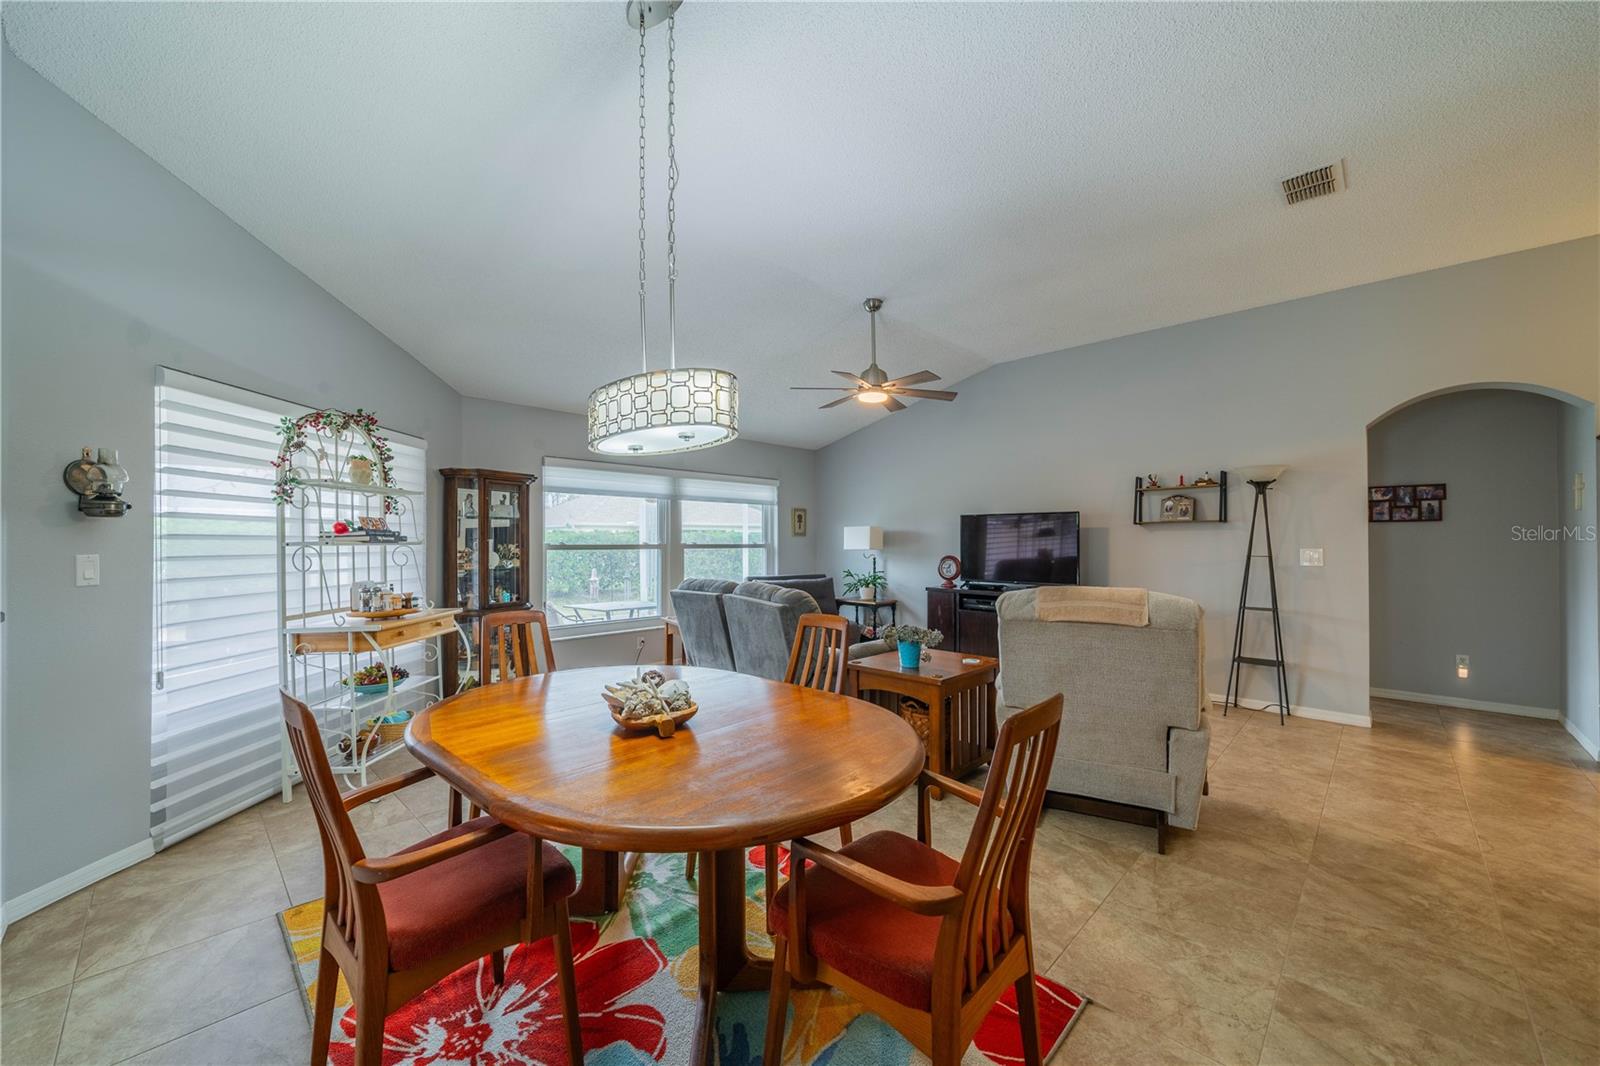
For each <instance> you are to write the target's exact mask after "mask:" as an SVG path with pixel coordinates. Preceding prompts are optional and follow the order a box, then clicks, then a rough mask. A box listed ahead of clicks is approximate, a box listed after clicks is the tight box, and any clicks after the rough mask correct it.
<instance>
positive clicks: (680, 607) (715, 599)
mask: <svg viewBox="0 0 1600 1066" xmlns="http://www.w3.org/2000/svg"><path fill="white" fill-rule="evenodd" d="M737 587H738V586H737V585H735V584H734V583H733V582H732V581H718V580H716V579H714V578H708V577H687V578H684V579H683V581H682V583H680V584H679V585H678V587H677V588H675V589H673V590H672V591H671V592H669V593H668V594H667V595H669V596H671V597H672V613H673V615H674V616H676V618H677V621H678V632H679V633H680V634H682V637H683V651H684V656H685V657H686V658H687V659H688V660H689V663H690V664H691V665H693V666H709V667H712V668H714V669H717V670H732V669H734V665H733V646H732V645H731V643H730V642H729V639H728V618H727V615H726V614H725V613H724V611H723V609H722V598H723V597H724V596H726V595H727V594H728V593H730V592H732V591H733V590H734V589H735V588H737Z"/></svg>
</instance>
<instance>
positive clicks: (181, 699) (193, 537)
mask: <svg viewBox="0 0 1600 1066" xmlns="http://www.w3.org/2000/svg"><path fill="white" fill-rule="evenodd" d="M157 373H158V377H157V379H156V381H157V384H156V390H155V415H156V463H155V470H156V483H155V507H154V511H155V546H156V560H155V574H156V580H155V605H154V611H155V619H154V625H155V648H154V651H155V662H154V671H153V675H154V691H153V692H152V694H151V704H150V711H151V723H150V724H151V748H150V763H151V768H150V826H151V834H152V835H153V836H155V837H156V840H157V845H158V846H165V845H166V844H170V843H173V842H174V841H176V840H179V839H181V838H183V837H184V836H187V835H189V834H190V833H193V832H196V831H198V830H200V829H203V828H205V827H206V826H207V825H210V824H212V823H213V822H216V821H218V820H220V819H221V818H224V817H227V816H228V815H229V814H231V813H233V812H234V811H237V810H240V809H242V808H244V807H247V806H249V805H250V804H252V803H256V802H258V801H260V800H261V799H263V798H265V797H266V796H268V795H270V794H272V793H273V792H274V791H275V790H276V789H277V788H278V783H279V771H280V768H281V766H282V762H281V755H280V745H279V733H280V732H281V731H282V724H281V722H282V712H281V711H280V709H279V705H278V686H279V684H280V670H281V664H280V661H279V649H280V644H281V642H280V640H279V638H278V632H279V631H278V612H279V609H280V603H279V595H280V590H279V583H278V513H277V507H276V505H274V503H273V502H272V480H273V476H272V474H273V472H272V468H271V467H270V466H269V465H268V463H269V462H270V460H271V459H272V458H273V457H274V456H276V455H277V453H278V442H279V438H278V420H279V419H280V418H281V417H283V416H285V415H289V416H291V417H293V416H297V415H300V414H304V413H305V411H306V410H307V409H306V408H304V407H298V406H296V405H293V404H289V403H286V402H284V401H281V400H276V399H273V398H271V397H268V396H262V395H260V394H258V393H253V392H247V391H245V390H243V389H235V388H231V387H229V386H226V385H220V384H218V383H216V382H212V381H207V380H205V379H204V378H197V377H194V376H192V375H189V374H182V373H178V372H176V371H172V370H165V369H162V370H159V371H158V372H157ZM384 432H385V435H386V436H388V437H389V439H390V443H391V444H392V445H393V446H394V452H395V465H394V471H395V477H396V479H397V481H398V482H399V483H400V484H401V485H402V486H407V487H415V486H422V485H425V484H426V483H427V482H426V470H427V452H426V450H425V448H426V444H425V442H423V441H421V440H418V439H416V438H413V437H406V436H403V435H401V434H396V433H392V432H390V431H388V430H385V431H384ZM408 503H410V504H411V505H413V506H415V507H417V508H419V509H420V508H422V507H423V506H424V505H425V498H424V497H421V496H419V497H413V498H411V499H410V500H408ZM417 528H418V529H426V528H427V522H426V515H425V514H423V513H420V512H419V513H418V514H417ZM424 546H425V545H424V544H423V543H418V544H416V545H415V549H414V550H415V555H416V562H415V565H414V566H408V567H406V568H404V569H403V570H402V571H398V572H397V571H395V570H391V572H390V575H389V576H390V578H391V580H394V581H395V587H396V588H397V589H400V590H403V591H414V592H423V591H424V588H423V585H424V580H425V579H424V575H425V574H426V573H427V570H426V562H425V560H424V559H423V557H422V552H423V548H424ZM347 579H348V576H347V575H344V574H338V575H335V576H334V580H336V581H338V582H340V583H343V582H345V581H346V580H347ZM298 590H299V585H298V584H297V583H296V582H294V581H289V582H286V583H285V584H284V586H283V590H282V595H283V597H284V600H283V604H282V607H283V609H285V610H287V611H289V612H290V613H293V612H296V611H298V610H300V609H301V608H300V604H299V602H298V601H299V598H300V596H299V591H298Z"/></svg>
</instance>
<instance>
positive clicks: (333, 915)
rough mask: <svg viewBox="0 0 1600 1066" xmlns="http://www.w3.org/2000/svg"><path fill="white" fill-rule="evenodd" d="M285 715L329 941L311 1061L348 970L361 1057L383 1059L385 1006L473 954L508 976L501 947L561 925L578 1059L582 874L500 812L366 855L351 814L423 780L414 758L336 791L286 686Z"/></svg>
mask: <svg viewBox="0 0 1600 1066" xmlns="http://www.w3.org/2000/svg"><path fill="white" fill-rule="evenodd" d="M280 695H281V697H282V700H283V719H284V722H285V724H286V725H287V726H288V729H289V743H290V746H291V747H292V748H293V749H294V757H295V761H296V762H298V763H299V764H300V776H301V777H302V778H303V779H304V781H305V786H306V795H307V797H308V798H309V799H310V801H311V809H312V812H313V813H314V814H315V816H316V820H317V832H318V833H319V834H320V836H321V837H322V864H323V882H324V888H323V897H322V910H323V918H322V953H321V955H320V956H319V958H318V959H317V998H316V1017H315V1019H314V1021H313V1022H312V1026H311V1064H312V1066H326V1064H327V1061H328V1040H329V1036H330V1031H331V1028H332V1025H333V1001H334V996H335V994H336V993H337V991H338V987H339V974H340V972H341V971H342V972H343V973H344V977H345V981H346V983H348V984H349V986H350V994H351V998H352V999H353V1000H354V1001H355V1008H356V1046H355V1062H356V1063H357V1066H378V1064H379V1063H380V1062H381V1060H382V1057H383V1023H384V1020H385V1019H386V1018H387V1017H388V1016H389V1014H390V1013H391V1012H392V1011H394V1010H397V1009H398V1008H400V1007H401V1006H403V1005H404V1004H405V1003H407V1002H409V1001H410V1000H412V999H414V998H416V997H417V995H419V994H420V993H422V992H423V991H425V990H427V989H428V988H430V987H432V986H433V985H435V984H437V983H438V982H439V981H440V980H441V979H442V978H444V977H447V976H448V975H450V974H452V973H454V972H455V971H456V970H458V969H460V968H461V967H462V966H465V965H466V964H467V963H470V962H472V961H473V960H475V959H481V958H484V957H485V956H487V957H489V959H490V960H491V964H492V966H493V970H494V980H495V984H496V985H499V984H501V983H503V982H504V981H505V963H506V956H505V949H506V948H507V947H508V946H513V945H516V944H527V943H531V942H533V941H535V940H541V939H543V938H544V937H547V936H554V937H555V941H556V944H555V946H556V951H555V957H556V974H557V980H558V983H559V987H560V992H561V1015H562V1019H563V1021H564V1022H565V1037H566V1045H567V1055H568V1057H569V1059H570V1060H571V1061H572V1062H574V1063H578V1062H582V1061H583V1044H582V1040H581V1038H580V1036H579V1030H578V996H577V984H576V981H575V978H574V974H573V969H572V934H571V928H570V926H569V924H568V916H567V897H568V896H570V895H572V893H573V891H574V890H575V889H576V888H577V875H576V874H575V873H574V872H573V869H572V864H571V863H569V862H567V860H566V858H565V857H564V856H562V854H561V852H559V851H557V850H556V849H555V848H554V847H553V846H551V845H550V844H548V843H545V842H543V841H539V840H535V839H534V838H532V837H530V836H527V835H525V834H522V833H516V832H513V831H512V830H511V829H509V828H507V827H506V826H504V825H501V824H500V823H499V822H496V821H495V820H494V819H493V818H475V819H473V820H471V821H468V822H463V823H462V824H460V825H457V826H453V827H451V828H449V829H446V830H445V831H444V832H442V833H436V834H434V835H433V836H431V837H428V838H427V839H426V840H422V841H419V842H418V843H416V844H414V845H412V846H411V847H409V848H406V849H404V850H402V851H400V852H398V853H396V854H394V855H389V856H386V857H382V858H375V857H369V856H368V855H367V853H366V852H365V850H363V848H362V846H361V840H360V838H359V837H358V836H356V831H355V828H354V827H353V826H352V825H351V823H350V812H351V811H352V810H354V809H355V808H357V807H359V806H360V805H361V804H363V803H368V802H370V801H372V800H375V799H377V798H378V797H380V796H386V795H388V794H389V793H391V792H394V791H396V790H398V789H402V788H405V787H406V786H407V785H412V784H415V783H416V782H418V781H423V780H426V779H427V778H429V777H431V776H433V771H432V770H429V769H427V768H426V767H422V768H418V769H416V770H412V771H410V772H409V773H405V774H401V775H400V776H398V777H393V778H390V779H389V780H387V781H381V782H379V783H377V784H375V785H368V786H366V787H365V788H359V789H356V790H355V791H353V792H349V793H345V794H341V793H340V792H339V786H338V785H337V784H336V783H335V781H334V777H333V771H332V769H331V768H330V767H329V765H328V753H327V749H325V748H324V747H323V741H322V735H321V733H320V732H319V731H318V729H317V722H316V719H315V718H314V717H313V716H312V714H311V711H310V710H309V709H308V708H307V707H306V705H305V704H304V703H301V702H300V701H299V700H297V699H295V698H294V697H293V696H291V695H289V693H287V692H280Z"/></svg>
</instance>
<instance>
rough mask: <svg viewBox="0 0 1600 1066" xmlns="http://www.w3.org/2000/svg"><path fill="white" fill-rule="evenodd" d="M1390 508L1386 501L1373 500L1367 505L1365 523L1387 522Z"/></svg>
mask: <svg viewBox="0 0 1600 1066" xmlns="http://www.w3.org/2000/svg"><path fill="white" fill-rule="evenodd" d="M1390 506H1391V505H1390V503H1389V501H1388V500H1373V501H1372V502H1370V503H1368V504H1367V521H1369V522H1387V521H1389V507H1390Z"/></svg>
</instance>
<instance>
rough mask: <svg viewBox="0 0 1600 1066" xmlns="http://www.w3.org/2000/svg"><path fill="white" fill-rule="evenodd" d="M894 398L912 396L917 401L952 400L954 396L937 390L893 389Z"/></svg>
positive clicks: (951, 393)
mask: <svg viewBox="0 0 1600 1066" xmlns="http://www.w3.org/2000/svg"><path fill="white" fill-rule="evenodd" d="M894 394H895V395H896V396H912V397H915V398H916V399H919V400H953V399H955V398H956V394H955V393H953V392H943V391H941V390H939V389H895V390H894Z"/></svg>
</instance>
